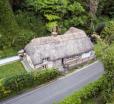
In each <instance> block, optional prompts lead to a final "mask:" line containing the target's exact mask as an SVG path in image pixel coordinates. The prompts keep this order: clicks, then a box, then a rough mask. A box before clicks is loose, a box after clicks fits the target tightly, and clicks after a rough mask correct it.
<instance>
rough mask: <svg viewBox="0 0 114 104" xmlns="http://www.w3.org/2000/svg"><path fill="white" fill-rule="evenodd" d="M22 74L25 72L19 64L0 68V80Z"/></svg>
mask: <svg viewBox="0 0 114 104" xmlns="http://www.w3.org/2000/svg"><path fill="white" fill-rule="evenodd" d="M22 73H26V71H25V69H24V67H23V65H22V64H21V63H20V62H15V63H11V64H7V65H4V66H0V78H6V77H10V76H13V75H18V74H22Z"/></svg>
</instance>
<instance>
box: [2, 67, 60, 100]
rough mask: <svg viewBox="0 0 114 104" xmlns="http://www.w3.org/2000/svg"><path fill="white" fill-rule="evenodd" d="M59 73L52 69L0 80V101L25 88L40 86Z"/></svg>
mask: <svg viewBox="0 0 114 104" xmlns="http://www.w3.org/2000/svg"><path fill="white" fill-rule="evenodd" d="M59 75H60V72H58V71H57V70H54V69H46V70H42V71H37V72H32V73H26V74H22V75H17V76H13V77H9V78H6V79H1V80H0V99H2V98H5V97H8V96H10V95H12V94H17V93H19V92H20V91H23V90H25V89H27V88H31V87H34V86H37V85H41V84H43V83H45V82H48V81H50V80H52V79H55V78H57V76H59Z"/></svg>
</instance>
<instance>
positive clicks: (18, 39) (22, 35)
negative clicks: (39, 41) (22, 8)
mask: <svg viewBox="0 0 114 104" xmlns="http://www.w3.org/2000/svg"><path fill="white" fill-rule="evenodd" d="M35 35H36V34H35V33H34V32H32V31H30V30H25V29H24V30H21V31H20V32H19V35H18V36H15V39H14V41H13V43H12V47H14V48H15V49H17V50H18V49H22V48H24V46H25V45H26V44H27V43H29V41H30V40H31V39H32V38H34V37H35Z"/></svg>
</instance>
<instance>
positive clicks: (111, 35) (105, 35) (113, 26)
mask: <svg viewBox="0 0 114 104" xmlns="http://www.w3.org/2000/svg"><path fill="white" fill-rule="evenodd" d="M101 38H102V39H104V40H106V41H107V42H108V43H111V42H112V40H114V21H109V22H107V24H106V27H105V28H104V30H103V31H102V33H101Z"/></svg>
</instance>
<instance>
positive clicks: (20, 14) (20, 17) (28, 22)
mask: <svg viewBox="0 0 114 104" xmlns="http://www.w3.org/2000/svg"><path fill="white" fill-rule="evenodd" d="M15 19H16V21H17V23H18V25H19V27H20V28H21V29H22V30H23V29H25V31H28V32H29V31H31V32H33V33H34V37H39V36H44V35H46V34H47V31H46V26H45V24H44V22H43V20H42V18H41V16H36V15H35V14H34V13H33V12H28V11H17V12H16V13H15ZM28 32H27V34H28ZM28 37H29V35H28Z"/></svg>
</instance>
